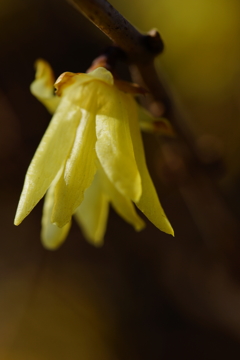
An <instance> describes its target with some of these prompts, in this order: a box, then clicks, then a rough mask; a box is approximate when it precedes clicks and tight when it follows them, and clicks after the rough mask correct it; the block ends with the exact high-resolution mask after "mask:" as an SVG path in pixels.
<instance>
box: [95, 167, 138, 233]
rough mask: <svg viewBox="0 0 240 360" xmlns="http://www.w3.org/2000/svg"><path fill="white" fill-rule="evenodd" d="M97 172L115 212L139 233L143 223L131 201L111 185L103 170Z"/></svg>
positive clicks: (99, 169)
mask: <svg viewBox="0 0 240 360" xmlns="http://www.w3.org/2000/svg"><path fill="white" fill-rule="evenodd" d="M98 171H99V173H100V175H101V180H102V184H103V188H104V191H105V193H106V194H107V195H108V197H109V200H110V201H111V203H112V206H113V208H114V209H115V211H116V212H117V213H118V215H120V216H121V217H122V218H123V219H124V220H125V221H126V222H128V223H129V224H131V225H132V226H134V228H135V230H136V231H140V230H142V229H143V228H144V227H145V223H144V221H143V220H142V219H141V218H140V217H139V216H138V215H137V213H136V210H135V208H134V205H133V203H132V202H131V200H129V199H128V198H126V197H125V196H123V195H122V194H121V193H120V192H119V191H118V190H117V189H116V188H115V186H114V185H113V184H112V183H111V181H110V180H109V179H108V177H107V175H106V174H105V172H104V170H103V169H102V168H101V167H99V168H98Z"/></svg>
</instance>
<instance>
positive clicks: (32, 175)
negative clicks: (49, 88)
mask: <svg viewBox="0 0 240 360" xmlns="http://www.w3.org/2000/svg"><path fill="white" fill-rule="evenodd" d="M80 117H81V112H80V110H79V108H78V107H76V106H73V105H72V104H71V103H69V102H68V101H67V100H65V99H63V101H62V102H61V104H60V105H59V107H58V108H57V111H56V113H55V115H54V116H53V118H52V121H51V122H50V124H49V127H48V129H47V131H46V132H45V135H44V136H43V138H42V141H41V143H40V145H39V146H38V149H37V151H36V153H35V155H34V157H33V160H32V162H31V164H30V166H29V168H28V171H27V174H26V178H25V182H24V187H23V191H22V194H21V197H20V201H19V204H18V208H17V213H16V217H15V220H14V223H15V225H19V224H20V223H21V222H22V220H23V219H24V218H25V217H26V216H27V215H28V214H29V213H30V212H31V211H32V209H33V208H34V206H35V205H36V204H37V203H38V201H39V200H40V199H41V198H42V197H43V195H44V194H45V193H46V191H47V189H48V187H49V186H50V184H51V182H52V181H53V179H54V178H55V176H56V175H57V173H58V171H59V169H60V168H61V166H62V164H63V162H64V160H65V159H66V158H67V155H68V153H69V150H70V149H71V147H72V144H73V141H74V138H75V134H76V129H77V126H78V124H79V120H80Z"/></svg>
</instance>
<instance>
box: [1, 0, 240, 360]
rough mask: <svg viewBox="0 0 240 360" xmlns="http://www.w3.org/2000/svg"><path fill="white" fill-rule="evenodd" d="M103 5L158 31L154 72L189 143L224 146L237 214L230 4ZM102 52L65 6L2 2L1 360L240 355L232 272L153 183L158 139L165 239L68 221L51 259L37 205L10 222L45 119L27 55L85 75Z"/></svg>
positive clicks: (98, 37)
mask: <svg viewBox="0 0 240 360" xmlns="http://www.w3.org/2000/svg"><path fill="white" fill-rule="evenodd" d="M111 3H112V4H113V5H114V6H116V8H117V9H119V10H120V11H121V12H122V13H123V15H125V16H126V17H127V18H128V19H129V20H130V21H131V22H132V23H133V24H134V25H136V26H137V27H138V28H139V29H140V30H141V31H145V32H146V31H148V30H150V29H151V28H153V27H156V28H158V29H159V31H160V33H161V35H162V37H163V39H164V42H165V45H166V49H165V52H164V54H163V55H162V56H161V57H159V59H158V60H157V66H158V67H159V68H161V69H162V70H163V71H164V73H165V75H166V77H167V78H168V81H169V83H170V84H171V86H172V87H173V88H174V91H175V92H176V93H177V94H178V97H179V98H180V99H181V102H182V104H183V107H184V108H185V109H186V110H187V112H188V119H189V120H188V121H189V124H188V126H189V127H190V128H191V130H192V132H193V133H194V136H195V137H196V139H197V138H198V137H200V136H202V135H205V134H208V135H211V136H212V137H213V138H214V139H217V141H218V142H219V143H220V144H221V148H222V155H223V158H224V161H225V163H226V171H225V175H224V176H223V177H222V178H221V179H220V180H218V182H217V185H218V186H219V189H220V192H221V194H222V195H221V196H223V197H224V199H225V201H226V203H227V206H228V207H229V209H230V210H231V211H232V213H233V214H234V216H235V218H238V216H239V213H240V206H239V200H240V193H239V174H240V173H239V171H240V166H239V157H240V141H239V137H240V122H239V112H240V106H239V97H240V86H239V79H240V76H239V70H240V61H239V60H240V41H239V38H240V21H239V10H240V3H239V1H238V0H212V1H209V0H196V1H191V0H183V1H181V2H180V1H178V0H148V1H144V0H132V1H131V2H129V1H126V0H114V1H111ZM109 44H110V42H109V40H108V39H107V38H106V37H105V36H104V35H103V34H102V33H101V32H100V31H99V30H98V29H96V28H95V27H94V26H93V25H92V24H90V23H89V22H88V21H87V20H86V19H85V18H83V17H82V16H81V15H80V14H79V13H78V12H77V11H76V10H75V9H73V8H72V7H71V5H70V4H68V3H67V2H66V1H64V0H49V1H45V0H35V1H34V2H33V1H31V0H23V1H17V0H8V1H6V0H5V1H4V0H0V64H1V66H0V114H1V115H0V127H1V130H0V161H1V164H0V166H1V172H0V182H1V183H0V185H1V186H0V199H1V201H0V221H1V227H0V240H1V242H0V359H3V360H33V359H34V360H65V359H71V360H75V359H76V360H78V359H84V360H108V359H109V360H114V359H116V360H120V359H121V360H134V359H137V360H145V359H151V360H155V359H163V360H170V359H185V360H187V359H189V360H190V359H194V360H198V359H239V358H240V278H239V276H238V273H236V272H234V274H233V271H232V267H231V262H229V263H226V262H224V261H222V260H221V258H219V257H218V255H217V254H215V253H214V249H210V247H209V244H207V243H206V242H205V241H204V240H203V238H202V236H201V233H200V231H199V229H198V228H197V226H196V225H195V222H194V220H193V218H192V214H191V211H189V210H188V208H187V206H186V205H185V203H184V201H183V200H182V198H181V197H180V195H179V193H178V190H177V189H176V188H174V187H170V186H167V185H166V184H163V183H161V180H160V179H159V176H158V173H157V168H158V165H159V161H160V158H159V150H158V149H159V140H158V139H157V138H156V137H153V136H151V135H148V134H147V135H144V142H145V146H146V154H147V159H148V164H149V169H150V171H151V174H152V177H153V179H154V182H155V184H156V187H157V190H158V193H159V196H160V199H161V202H162V204H163V206H164V209H165V210H166V213H167V214H168V217H169V219H170V221H171V223H172V225H173V227H174V229H175V233H176V236H175V238H172V237H170V236H167V235H165V234H163V233H161V232H159V231H158V230H157V229H155V228H154V227H153V225H151V224H150V223H148V224H147V228H146V229H145V230H143V231H142V232H141V233H135V231H134V230H133V229H132V228H131V227H130V226H129V225H128V224H126V223H125V222H124V221H123V220H122V219H121V218H119V217H118V216H117V215H116V214H115V213H114V212H113V211H111V213H110V218H109V224H108V229H107V233H106V237H105V245H104V246H103V247H102V248H100V249H96V248H94V247H93V246H91V245H89V244H88V243H87V242H86V241H85V240H84V239H83V236H82V234H81V232H80V230H79V228H78V227H77V225H76V224H75V223H74V224H73V226H72V229H71V232H70V235H69V236H68V239H67V241H66V242H65V243H64V244H63V246H62V247H61V248H60V249H59V250H57V251H55V252H50V251H47V250H45V249H43V248H42V246H41V243H40V238H39V234H40V226H41V211H42V209H41V207H42V203H41V204H39V205H38V206H37V207H36V208H35V209H34V211H33V212H32V213H31V214H30V215H29V216H28V218H27V219H26V220H25V221H24V222H23V224H21V226H19V227H17V228H16V227H14V226H13V218H14V215H15V210H16V207H17V203H18V199H19V195H20V192H21V189H22V185H23V180H24V175H25V173H26V170H27V167H28V165H29V162H30V160H31V158H32V156H33V154H34V152H35V150H36V147H37V145H38V143H39V141H40V139H41V137H42V135H43V133H44V131H45V129H46V127H47V125H48V123H49V120H50V118H51V117H50V115H49V114H48V113H47V111H46V110H45V108H44V107H43V106H42V105H41V104H40V103H39V102H38V101H37V100H36V99H35V98H34V97H33V96H32V95H31V94H30V92H29V85H30V83H31V82H32V80H33V78H34V68H33V64H34V61H35V60H36V59H37V58H39V57H41V58H44V59H46V60H47V61H49V62H50V63H51V65H52V67H53V69H54V71H55V74H56V76H58V75H60V74H61V73H62V72H64V71H72V72H84V71H85V70H86V69H87V68H88V67H89V66H90V64H91V62H92V60H93V59H94V58H95V57H97V56H98V55H99V54H100V53H101V51H103V50H104V49H105V47H106V46H108V45H109ZM123 73H124V74H125V71H123ZM235 255H236V256H235V261H236V263H238V259H240V253H238V251H237V250H236V254H235Z"/></svg>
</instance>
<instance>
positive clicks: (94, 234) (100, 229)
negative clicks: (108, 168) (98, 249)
mask: <svg viewBox="0 0 240 360" xmlns="http://www.w3.org/2000/svg"><path fill="white" fill-rule="evenodd" d="M108 209H109V202H108V199H107V197H106V195H105V194H104V193H103V192H102V188H101V183H100V178H99V173H98V172H97V173H96V174H95V177H94V180H93V182H92V184H91V186H90V187H89V188H88V189H87V190H86V191H85V193H84V199H83V202H82V203H81V205H80V206H79V207H78V208H77V211H76V212H75V214H74V216H75V218H76V220H77V221H78V223H79V225H80V227H81V228H82V231H83V233H84V236H85V238H86V239H87V240H88V241H89V242H90V243H92V244H93V245H95V246H101V245H102V244H103V238H104V235H105V232H106V226H107V219H108Z"/></svg>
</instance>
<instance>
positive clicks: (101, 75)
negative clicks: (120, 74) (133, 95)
mask: <svg viewBox="0 0 240 360" xmlns="http://www.w3.org/2000/svg"><path fill="white" fill-rule="evenodd" d="M88 75H89V76H91V77H93V78H94V79H96V80H101V81H104V82H105V83H106V84H109V85H113V83H114V80H113V76H112V74H111V73H110V71H108V70H107V69H105V68H104V67H98V68H96V69H95V70H93V71H91V72H89V73H88Z"/></svg>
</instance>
